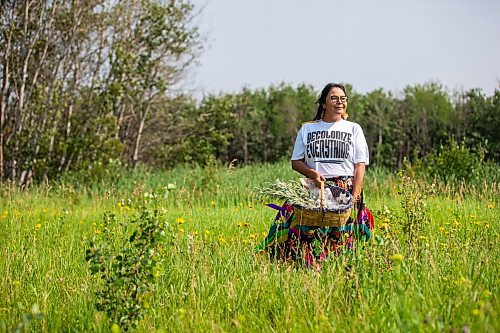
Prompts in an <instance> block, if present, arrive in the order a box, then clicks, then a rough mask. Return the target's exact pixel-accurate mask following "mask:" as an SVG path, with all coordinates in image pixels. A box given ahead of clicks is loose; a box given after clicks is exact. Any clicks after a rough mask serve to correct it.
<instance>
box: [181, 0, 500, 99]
mask: <svg viewBox="0 0 500 333" xmlns="http://www.w3.org/2000/svg"><path fill="white" fill-rule="evenodd" d="M191 3H193V4H194V5H195V10H199V13H198V14H197V15H196V17H195V21H194V23H195V24H196V25H197V26H198V27H199V29H200V32H201V35H202V37H203V39H204V42H203V44H204V50H203V52H202V53H201V55H200V57H199V59H198V65H197V66H195V67H193V68H192V69H191V71H190V74H189V75H188V77H187V78H186V81H185V86H184V88H185V89H188V90H191V91H192V92H193V93H194V94H195V96H198V97H200V96H203V95H206V94H219V93H231V92H240V91H241V90H242V89H243V88H244V87H246V88H249V89H259V88H268V87H269V86H271V85H279V84H280V83H285V84H290V85H292V86H296V85H298V84H308V85H311V86H312V87H313V88H315V89H316V90H317V91H318V93H319V91H320V90H321V88H322V87H323V86H324V85H325V84H326V83H328V82H342V83H350V84H352V85H353V88H354V90H356V91H357V92H360V93H367V92H370V91H373V90H375V89H378V88H382V89H384V90H386V91H391V92H394V93H398V92H401V91H402V89H403V88H404V87H406V86H408V85H415V84H425V83H427V82H431V81H432V82H438V83H441V84H442V85H443V86H444V87H445V89H447V91H449V92H454V91H463V90H468V89H470V88H481V89H482V90H483V91H484V92H485V93H486V94H487V95H491V94H492V93H493V92H494V90H495V89H500V86H499V82H500V0H468V1H465V0H344V1H338V0H288V1H285V0H191Z"/></svg>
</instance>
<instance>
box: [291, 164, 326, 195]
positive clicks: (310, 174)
mask: <svg viewBox="0 0 500 333" xmlns="http://www.w3.org/2000/svg"><path fill="white" fill-rule="evenodd" d="M292 169H293V170H295V171H297V172H298V173H300V174H302V175H304V176H306V177H307V178H311V179H312V180H314V183H315V184H316V186H317V187H318V188H320V187H321V182H324V181H325V177H323V175H321V174H320V173H319V172H318V171H316V170H314V169H311V168H310V167H308V166H307V164H306V163H304V161H301V160H296V161H292Z"/></svg>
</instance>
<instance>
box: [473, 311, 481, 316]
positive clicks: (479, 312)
mask: <svg viewBox="0 0 500 333" xmlns="http://www.w3.org/2000/svg"><path fill="white" fill-rule="evenodd" d="M480 314H481V311H480V310H479V309H474V310H472V315H473V316H474V317H477V316H479V315H480Z"/></svg>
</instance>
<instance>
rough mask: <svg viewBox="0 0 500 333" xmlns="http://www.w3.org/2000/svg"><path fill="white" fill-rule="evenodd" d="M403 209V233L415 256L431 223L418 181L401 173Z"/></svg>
mask: <svg viewBox="0 0 500 333" xmlns="http://www.w3.org/2000/svg"><path fill="white" fill-rule="evenodd" d="M399 177H400V187H399V194H400V195H401V207H402V208H403V221H402V224H403V231H404V233H405V234H406V242H407V244H408V250H409V252H410V253H412V254H415V253H416V251H417V250H418V248H419V247H420V243H421V240H423V239H424V237H423V231H424V230H425V228H426V227H427V225H428V224H429V222H430V219H429V215H428V212H427V203H426V194H425V192H424V190H422V189H421V188H420V186H419V185H418V183H417V181H416V180H415V179H413V178H411V177H409V176H407V175H405V174H404V173H403V172H399Z"/></svg>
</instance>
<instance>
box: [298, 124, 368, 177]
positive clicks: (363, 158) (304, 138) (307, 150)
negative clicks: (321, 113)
mask: <svg viewBox="0 0 500 333" xmlns="http://www.w3.org/2000/svg"><path fill="white" fill-rule="evenodd" d="M291 160H292V161H295V160H304V162H305V163H306V164H307V165H308V166H309V167H310V168H311V169H314V170H317V171H319V173H320V174H321V175H323V176H324V177H325V178H329V177H336V176H352V175H353V174H354V164H355V163H362V162H364V163H365V164H366V165H368V164H369V157H368V145H367V144H366V139H365V135H364V134H363V130H362V129H361V126H359V124H357V123H353V122H352V121H347V120H343V119H342V120H340V121H337V122H334V123H327V122H324V121H323V120H317V121H310V122H307V123H305V124H303V125H302V127H301V129H300V130H299V133H298V134H297V139H296V140H295V147H294V148H293V153H292V158H291Z"/></svg>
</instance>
